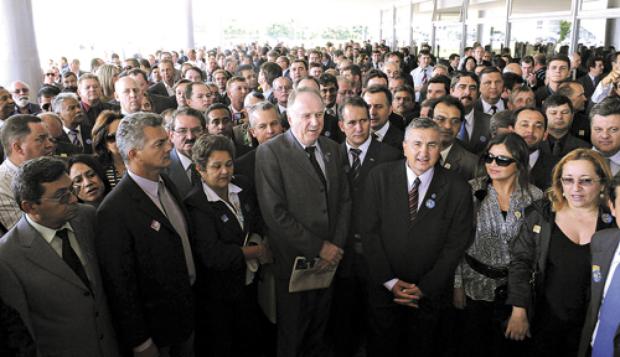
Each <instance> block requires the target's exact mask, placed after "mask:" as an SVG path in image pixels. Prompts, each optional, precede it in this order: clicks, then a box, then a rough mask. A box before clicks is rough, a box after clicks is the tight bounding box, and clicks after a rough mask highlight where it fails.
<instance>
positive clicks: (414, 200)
mask: <svg viewBox="0 0 620 357" xmlns="http://www.w3.org/2000/svg"><path fill="white" fill-rule="evenodd" d="M419 186H420V178H419V177H417V178H416V179H415V181H414V182H413V187H412V188H411V190H410V191H409V222H410V223H411V222H413V221H414V220H415V217H416V216H417V215H418V187H419Z"/></svg>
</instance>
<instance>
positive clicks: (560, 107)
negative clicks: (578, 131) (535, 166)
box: [540, 94, 590, 159]
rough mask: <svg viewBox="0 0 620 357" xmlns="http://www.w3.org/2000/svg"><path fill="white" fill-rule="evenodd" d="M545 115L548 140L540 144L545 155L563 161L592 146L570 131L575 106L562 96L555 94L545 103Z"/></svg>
mask: <svg viewBox="0 0 620 357" xmlns="http://www.w3.org/2000/svg"><path fill="white" fill-rule="evenodd" d="M542 110H543V113H545V116H546V117H547V134H548V135H547V139H545V140H543V141H542V142H541V143H540V149H541V150H542V152H544V153H545V154H549V155H552V156H555V157H557V158H558V159H561V158H562V157H564V155H566V154H568V153H569V152H571V151H573V150H575V149H578V148H589V147H590V144H588V143H587V142H585V141H583V140H581V139H579V138H577V137H575V136H573V134H571V133H570V129H571V126H572V123H573V114H574V110H573V104H572V102H571V101H570V99H568V97H565V96H563V95H560V94H553V95H551V96H549V97H547V99H545V101H544V102H543V109H542Z"/></svg>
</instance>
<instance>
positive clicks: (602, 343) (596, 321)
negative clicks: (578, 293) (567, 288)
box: [578, 177, 620, 357]
mask: <svg viewBox="0 0 620 357" xmlns="http://www.w3.org/2000/svg"><path fill="white" fill-rule="evenodd" d="M619 187H620V177H614V179H613V180H612V181H611V184H610V186H609V200H610V202H611V204H610V208H611V212H612V214H613V215H614V216H615V218H616V224H618V225H620V211H619V210H618V208H619V207H620V190H618V188H619ZM618 243H620V230H618V229H617V228H614V229H606V230H602V231H599V232H597V233H595V234H594V236H593V237H592V244H591V247H590V250H591V253H592V283H591V287H590V305H589V307H588V312H587V314H586V319H585V323H584V326H583V330H582V332H581V342H580V344H579V353H578V356H579V357H587V356H590V355H592V356H619V355H620V338H619V337H618V336H620V321H619V320H618V318H619V317H620V314H619V313H618V311H619V310H618V309H619V306H620V268H618V266H619V265H620V251H619V250H618V245H619V244H618Z"/></svg>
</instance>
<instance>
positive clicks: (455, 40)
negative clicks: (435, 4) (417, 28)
mask: <svg viewBox="0 0 620 357" xmlns="http://www.w3.org/2000/svg"><path fill="white" fill-rule="evenodd" d="M462 34H463V26H462V25H461V24H454V25H452V24H439V25H436V27H435V44H436V45H437V47H438V50H439V56H440V57H448V56H450V54H452V53H461V38H462Z"/></svg>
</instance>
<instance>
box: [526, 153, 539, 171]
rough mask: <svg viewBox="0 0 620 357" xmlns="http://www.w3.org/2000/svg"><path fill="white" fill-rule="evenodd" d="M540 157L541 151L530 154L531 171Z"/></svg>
mask: <svg viewBox="0 0 620 357" xmlns="http://www.w3.org/2000/svg"><path fill="white" fill-rule="evenodd" d="M539 157H540V150H536V151H534V152H533V153H531V154H530V162H529V165H530V169H531V168H533V167H534V165H536V161H538V158H539Z"/></svg>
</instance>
